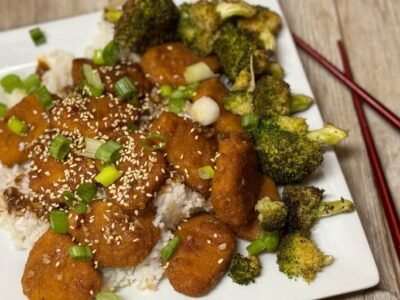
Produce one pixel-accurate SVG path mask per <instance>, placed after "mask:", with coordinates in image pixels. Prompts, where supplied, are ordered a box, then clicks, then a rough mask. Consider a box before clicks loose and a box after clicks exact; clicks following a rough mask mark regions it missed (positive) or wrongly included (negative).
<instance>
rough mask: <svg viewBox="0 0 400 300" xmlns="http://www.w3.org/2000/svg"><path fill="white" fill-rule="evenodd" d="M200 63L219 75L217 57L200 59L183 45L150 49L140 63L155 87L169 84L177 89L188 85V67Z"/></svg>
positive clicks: (165, 45) (166, 45)
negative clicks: (186, 74)
mask: <svg viewBox="0 0 400 300" xmlns="http://www.w3.org/2000/svg"><path fill="white" fill-rule="evenodd" d="M198 62H204V63H206V64H207V65H208V66H209V67H210V68H211V70H213V71H214V72H215V73H217V72H218V71H219V69H220V66H219V63H218V60H217V59H216V58H215V57H211V56H209V57H199V56H197V55H195V54H193V53H192V52H190V50H189V49H188V48H187V47H186V46H185V45H184V44H182V43H168V44H163V45H159V46H155V47H151V48H149V49H148V50H147V51H146V52H145V53H144V54H143V56H142V60H141V62H140V64H141V66H142V68H143V70H144V72H145V74H146V77H147V76H148V78H149V80H150V81H151V82H152V83H153V84H155V85H162V84H169V85H172V86H173V87H175V88H177V87H179V86H181V85H185V84H186V80H185V77H184V76H183V74H184V72H185V69H186V67H188V66H190V65H193V64H195V63H198Z"/></svg>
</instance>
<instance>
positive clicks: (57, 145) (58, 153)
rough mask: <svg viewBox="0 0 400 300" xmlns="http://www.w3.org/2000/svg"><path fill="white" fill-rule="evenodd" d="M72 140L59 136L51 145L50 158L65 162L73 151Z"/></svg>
mask: <svg viewBox="0 0 400 300" xmlns="http://www.w3.org/2000/svg"><path fill="white" fill-rule="evenodd" d="M70 145H71V140H70V139H69V138H67V137H65V136H63V135H57V136H56V137H55V138H54V139H53V141H52V142H51V145H50V150H49V152H50V156H52V157H53V158H55V159H57V160H64V158H65V157H66V156H67V154H68V153H69V151H70V150H71V146H70Z"/></svg>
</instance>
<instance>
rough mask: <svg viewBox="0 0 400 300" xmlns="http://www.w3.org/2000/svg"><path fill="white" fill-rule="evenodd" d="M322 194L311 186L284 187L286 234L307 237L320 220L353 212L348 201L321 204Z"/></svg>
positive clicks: (321, 191) (352, 206) (351, 204)
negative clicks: (286, 215)
mask: <svg viewBox="0 0 400 300" xmlns="http://www.w3.org/2000/svg"><path fill="white" fill-rule="evenodd" d="M323 193H324V191H323V190H321V189H318V188H316V187H312V186H287V187H285V189H284V191H283V199H282V200H283V201H284V202H285V204H286V206H287V207H288V217H287V222H286V231H287V232H295V231H297V232H301V233H302V234H303V235H309V234H310V232H311V228H312V227H313V226H314V224H315V223H316V222H317V221H318V220H319V219H320V218H322V217H329V216H332V215H336V214H340V213H346V212H352V211H353V210H354V204H353V202H351V201H349V200H344V199H341V200H337V201H329V202H322V197H323Z"/></svg>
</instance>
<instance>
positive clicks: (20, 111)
mask: <svg viewBox="0 0 400 300" xmlns="http://www.w3.org/2000/svg"><path fill="white" fill-rule="evenodd" d="M13 116H14V117H16V118H17V119H19V120H21V121H23V122H25V123H26V124H27V125H28V126H29V130H28V132H27V133H25V134H23V135H18V134H15V133H14V132H12V131H11V130H10V129H9V128H8V126H7V122H8V120H9V119H10V118H11V117H13ZM48 126H49V122H48V118H47V115H46V113H45V111H44V110H43V107H42V105H41V104H40V102H39V99H38V98H37V97H36V96H27V97H25V98H24V99H22V101H21V102H19V103H18V104H16V105H15V106H14V107H12V108H11V109H10V110H9V111H8V112H7V113H6V115H5V116H4V118H3V119H2V120H1V121H0V162H1V163H2V164H4V165H6V166H9V167H11V166H13V165H15V164H20V163H23V162H24V161H26V160H27V158H28V150H27V149H28V148H29V146H30V144H31V143H32V142H33V141H34V140H35V139H36V138H38V137H39V136H40V135H41V134H42V133H43V132H44V131H45V129H46V128H48Z"/></svg>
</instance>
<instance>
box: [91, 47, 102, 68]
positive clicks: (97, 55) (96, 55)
mask: <svg viewBox="0 0 400 300" xmlns="http://www.w3.org/2000/svg"><path fill="white" fill-rule="evenodd" d="M92 60H93V62H94V63H95V64H96V65H104V58H103V50H100V49H96V50H94V52H93V57H92Z"/></svg>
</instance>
